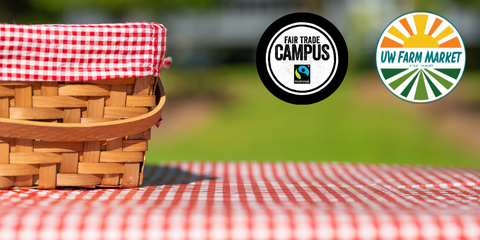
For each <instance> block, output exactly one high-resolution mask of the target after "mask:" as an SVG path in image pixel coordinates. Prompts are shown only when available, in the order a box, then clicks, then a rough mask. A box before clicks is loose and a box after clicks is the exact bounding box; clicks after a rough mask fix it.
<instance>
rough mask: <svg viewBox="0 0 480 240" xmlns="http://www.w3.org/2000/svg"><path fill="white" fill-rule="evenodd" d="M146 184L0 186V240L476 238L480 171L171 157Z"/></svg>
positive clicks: (149, 170) (152, 169) (149, 172)
mask: <svg viewBox="0 0 480 240" xmlns="http://www.w3.org/2000/svg"><path fill="white" fill-rule="evenodd" d="M144 185H145V186H144V187H139V188H135V189H95V190H86V189H73V190H72V189H62V190H54V191H46V190H43V191H40V190H27V189H25V190H11V191H6V190H4V191H0V239H29V240H30V239H49V240H51V239H89V240H90V239H115V240H117V239H478V238H480V201H479V199H480V171H479V170H475V169H464V168H440V167H421V166H396V165H368V164H341V163H203V162H192V163H188V162H183V163H170V164H163V165H159V166H147V167H146V168H145V180H144Z"/></svg>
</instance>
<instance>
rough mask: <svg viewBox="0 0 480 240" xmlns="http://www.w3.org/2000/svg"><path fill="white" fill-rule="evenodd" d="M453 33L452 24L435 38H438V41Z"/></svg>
mask: <svg viewBox="0 0 480 240" xmlns="http://www.w3.org/2000/svg"><path fill="white" fill-rule="evenodd" d="M452 33H453V29H452V28H451V27H450V26H448V27H446V28H445V29H444V30H443V31H442V32H441V33H440V34H438V35H437V36H436V37H435V40H437V42H438V41H440V40H442V39H443V38H445V37H447V36H448V35H450V34H452Z"/></svg>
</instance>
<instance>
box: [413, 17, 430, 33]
mask: <svg viewBox="0 0 480 240" xmlns="http://www.w3.org/2000/svg"><path fill="white" fill-rule="evenodd" d="M413 19H414V21H415V27H416V28H417V34H420V35H422V34H425V27H426V26H427V20H428V15H420V14H417V15H414V16H413Z"/></svg>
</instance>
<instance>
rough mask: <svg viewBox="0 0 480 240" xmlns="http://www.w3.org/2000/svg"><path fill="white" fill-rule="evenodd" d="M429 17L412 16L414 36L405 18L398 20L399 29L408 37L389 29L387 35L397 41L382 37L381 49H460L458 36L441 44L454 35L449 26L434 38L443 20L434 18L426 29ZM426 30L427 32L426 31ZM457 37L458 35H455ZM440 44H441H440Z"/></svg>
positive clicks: (422, 15) (424, 15) (393, 28)
mask: <svg viewBox="0 0 480 240" xmlns="http://www.w3.org/2000/svg"><path fill="white" fill-rule="evenodd" d="M431 17H435V16H431ZM428 18H429V16H428V15H426V14H416V15H413V21H414V23H415V30H416V34H415V33H414V32H413V30H412V27H411V26H410V24H409V23H408V20H407V18H406V17H405V18H402V19H400V20H399V22H400V24H401V27H402V28H403V29H402V30H404V32H407V33H408V35H405V34H404V33H402V31H400V30H399V29H397V28H396V27H395V26H392V27H390V29H389V30H388V33H390V34H391V35H393V36H395V37H396V38H397V39H399V40H400V41H398V40H397V39H395V40H394V39H392V38H389V37H387V36H385V37H383V39H382V44H381V46H380V47H381V48H461V47H462V46H461V44H460V40H459V39H458V36H454V37H453V38H451V39H450V40H447V41H444V42H442V40H443V39H444V38H447V37H449V36H450V35H451V34H456V33H455V31H454V30H453V29H452V27H451V26H447V27H446V28H444V29H443V30H442V31H441V32H440V33H438V34H437V35H436V36H435V37H433V36H434V33H435V32H436V31H437V29H438V28H439V26H440V25H441V24H442V22H443V20H441V19H439V18H437V17H435V21H434V22H433V24H432V25H431V26H430V29H426V28H427V22H428ZM426 30H428V32H427V31H426ZM457 35H458V34H457ZM440 42H442V43H440Z"/></svg>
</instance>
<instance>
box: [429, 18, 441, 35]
mask: <svg viewBox="0 0 480 240" xmlns="http://www.w3.org/2000/svg"><path fill="white" fill-rule="evenodd" d="M442 22H443V21H442V20H441V19H439V18H437V19H435V22H434V23H433V25H432V28H430V32H429V33H428V35H430V36H432V35H433V33H434V32H435V31H436V30H437V28H438V26H440V24H442Z"/></svg>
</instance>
